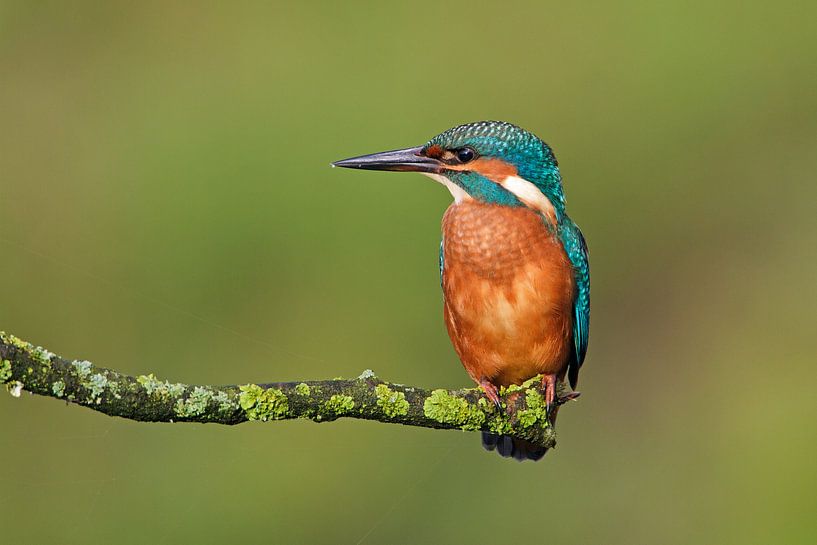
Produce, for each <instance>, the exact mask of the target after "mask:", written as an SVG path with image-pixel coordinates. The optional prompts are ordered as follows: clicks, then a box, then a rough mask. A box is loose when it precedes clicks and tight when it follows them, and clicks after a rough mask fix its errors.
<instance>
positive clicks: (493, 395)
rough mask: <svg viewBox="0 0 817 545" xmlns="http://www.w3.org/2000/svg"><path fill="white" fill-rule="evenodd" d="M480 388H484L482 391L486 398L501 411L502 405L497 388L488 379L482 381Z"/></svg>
mask: <svg viewBox="0 0 817 545" xmlns="http://www.w3.org/2000/svg"><path fill="white" fill-rule="evenodd" d="M479 386H480V388H482V391H483V392H485V396H486V397H487V398H488V399H490V400H491V402H492V403H493V404H494V405H496V408H497V409H501V408H502V404H501V402H500V401H499V392H498V391H497V389H496V386H494V385H493V384H491V383H490V382H488V379H482V380H480V381H479Z"/></svg>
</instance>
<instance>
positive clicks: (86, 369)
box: [72, 360, 92, 380]
mask: <svg viewBox="0 0 817 545" xmlns="http://www.w3.org/2000/svg"><path fill="white" fill-rule="evenodd" d="M72 365H73V366H74V370H75V371H76V373H77V377H79V378H80V380H82V379H86V378H88V375H90V374H91V366H92V364H91V362H90V361H85V360H83V361H74V362H73V363H72Z"/></svg>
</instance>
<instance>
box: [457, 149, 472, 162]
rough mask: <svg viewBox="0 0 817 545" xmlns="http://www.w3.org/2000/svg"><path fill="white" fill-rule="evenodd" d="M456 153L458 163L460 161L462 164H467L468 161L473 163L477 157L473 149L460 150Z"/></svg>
mask: <svg viewBox="0 0 817 545" xmlns="http://www.w3.org/2000/svg"><path fill="white" fill-rule="evenodd" d="M455 153H456V154H457V161H459V162H460V163H467V162H468V161H473V160H474V157H476V156H477V153H476V152H475V151H474V150H472V149H471V148H460V149H458V150H457V151H456V152H455Z"/></svg>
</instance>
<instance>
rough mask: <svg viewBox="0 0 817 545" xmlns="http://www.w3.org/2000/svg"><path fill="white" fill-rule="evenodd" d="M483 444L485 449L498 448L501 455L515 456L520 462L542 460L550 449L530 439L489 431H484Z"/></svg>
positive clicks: (506, 456)
mask: <svg viewBox="0 0 817 545" xmlns="http://www.w3.org/2000/svg"><path fill="white" fill-rule="evenodd" d="M482 446H483V447H485V450H496V451H497V452H498V453H499V455H500V456H503V457H505V458H514V459H516V460H518V461H520V462H523V461H525V460H534V461H536V460H541V459H542V456H544V455H545V454H546V453H547V451H548V449H547V448H545V447H543V446H540V445H534V444H533V443H531V442H530V441H525V440H524V439H517V438H516V437H511V436H510V435H497V434H495V433H490V432H487V431H484V432H482Z"/></svg>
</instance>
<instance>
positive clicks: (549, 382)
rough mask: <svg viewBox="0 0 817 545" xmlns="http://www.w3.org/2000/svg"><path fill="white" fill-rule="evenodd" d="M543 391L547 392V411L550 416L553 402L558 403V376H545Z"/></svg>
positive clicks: (543, 378)
mask: <svg viewBox="0 0 817 545" xmlns="http://www.w3.org/2000/svg"><path fill="white" fill-rule="evenodd" d="M542 389H543V390H544V391H545V411H546V412H547V414H550V409H551V407H553V402H554V401H556V375H545V376H543V377H542Z"/></svg>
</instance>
